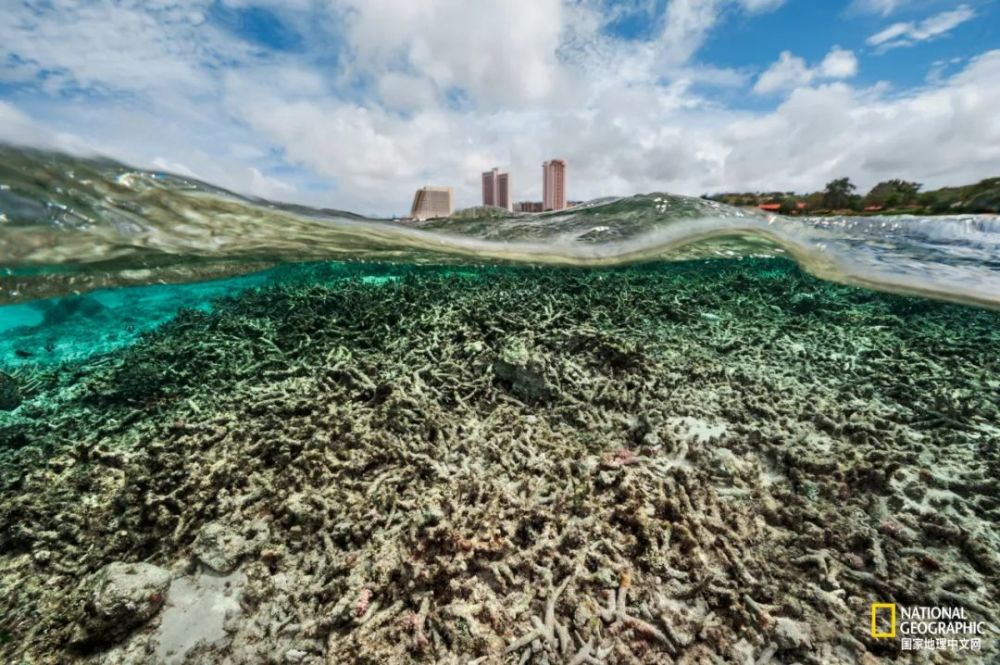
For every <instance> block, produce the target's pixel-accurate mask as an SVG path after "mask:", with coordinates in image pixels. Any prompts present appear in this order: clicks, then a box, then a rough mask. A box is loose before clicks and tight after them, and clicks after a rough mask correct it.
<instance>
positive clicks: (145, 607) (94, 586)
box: [74, 562, 170, 644]
mask: <svg viewBox="0 0 1000 665" xmlns="http://www.w3.org/2000/svg"><path fill="white" fill-rule="evenodd" d="M169 587H170V572H169V571H167V570H165V569H163V568H160V567H159V566H154V565H152V564H148V563H122V562H115V563H109V564H108V565H107V566H105V567H104V568H102V569H101V570H99V571H97V573H95V574H94V575H93V577H92V579H91V580H90V581H89V582H88V584H87V587H86V588H87V599H86V603H85V605H84V614H83V617H82V618H81V619H80V620H79V621H78V623H77V631H76V636H75V640H74V641H76V642H77V643H90V644H109V643H112V642H115V641H117V640H118V639H120V638H122V637H123V636H125V635H126V634H127V633H129V632H130V631H131V630H133V629H134V628H136V627H138V626H140V625H142V624H143V623H145V622H147V621H149V620H150V619H151V618H153V617H154V616H155V615H156V613H157V612H159V611H160V608H161V607H162V606H163V602H164V599H165V598H166V593H167V589H168V588H169Z"/></svg>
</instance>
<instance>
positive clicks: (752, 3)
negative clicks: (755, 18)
mask: <svg viewBox="0 0 1000 665" xmlns="http://www.w3.org/2000/svg"><path fill="white" fill-rule="evenodd" d="M740 4H741V5H743V6H744V7H745V8H746V10H747V11H750V12H769V11H774V10H775V9H777V8H778V7H780V6H782V5H783V4H785V0H740Z"/></svg>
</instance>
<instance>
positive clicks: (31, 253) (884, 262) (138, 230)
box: [0, 147, 1000, 308]
mask: <svg viewBox="0 0 1000 665" xmlns="http://www.w3.org/2000/svg"><path fill="white" fill-rule="evenodd" d="M779 255H786V256H790V257H791V258H793V259H794V260H795V261H796V262H797V263H798V264H799V265H800V266H801V267H802V268H803V269H805V270H807V271H809V272H811V273H812V274H814V275H816V276H818V277H821V278H824V279H828V280H832V281H836V282H841V283H846V284H854V285H859V286H865V287H868V288H873V289H878V290H884V291H892V292H898V293H906V294H913V295H923V296H927V297H933V298H938V299H944V300H951V301H956V302H963V303H969V304H976V305H981V306H987V307H994V308H997V307H1000V220H998V219H997V218H996V217H987V216H944V217H912V216H885V217H783V216H772V215H765V214H761V213H759V212H757V211H746V210H742V209H737V208H733V207H730V206H726V205H723V204H719V203H716V202H713V201H706V200H702V199H697V198H691V197H684V196H676V195H670V194H644V195H636V196H632V197H629V198H615V199H601V200H598V201H593V202H590V203H588V204H585V205H583V206H580V207H577V208H573V209H570V210H566V211H561V212H554V213H545V214H540V215H510V216H506V217H502V218H496V217H475V216H473V217H472V218H468V219H453V218H449V219H443V220H431V221H429V222H423V223H414V224H403V223H397V222H394V221H390V220H384V219H370V218H366V217H363V216H360V215H356V214H352V213H348V212H344V211H339V210H329V209H314V208H308V207H304V206H297V205H288V204H280V203H274V202H270V201H266V200H261V199H253V198H247V197H243V196H239V195H236V194H233V193H231V192H228V191H225V190H222V189H219V188H217V187H213V186H211V185H208V184H206V183H202V182H198V181H195V180H192V179H188V178H183V177H179V176H176V175H171V174H166V173H157V172H150V171H142V170H137V169H133V168H129V167H127V166H124V165H121V164H118V163H115V162H111V161H107V160H93V159H82V158H78V157H71V156H67V155H62V154H55V153H48V152H41V151H36V150H30V149H22V148H13V147H0V270H2V271H3V273H4V276H3V277H0V303H5V302H15V301H20V300H30V299H35V298H41V297H53V296H59V295H63V294H67V293H72V292H81V291H86V290H90V289H94V288H99V287H106V286H121V285H140V284H151V283H160V282H182V281H193V280H202V279H209V278H214V277H221V276H225V275H232V274H242V273H247V272H252V271H255V270H258V269H261V268H264V267H268V266H273V265H276V264H281V263H290V262H303V261H320V260H336V261H391V262H399V263H423V264H430V263H433V264H456V265H480V264H484V263H501V262H504V263H523V264H535V265H554V266H578V267H604V266H618V265H625V264H630V263H638V262H646V261H654V260H691V259H703V258H733V259H738V258H741V257H747V256H779Z"/></svg>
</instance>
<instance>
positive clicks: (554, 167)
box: [542, 159, 566, 210]
mask: <svg viewBox="0 0 1000 665" xmlns="http://www.w3.org/2000/svg"><path fill="white" fill-rule="evenodd" d="M542 192H543V194H542V205H543V207H544V208H545V209H546V210H563V209H564V208H565V207H566V162H565V160H562V159H551V160H549V161H547V162H545V163H544V164H542Z"/></svg>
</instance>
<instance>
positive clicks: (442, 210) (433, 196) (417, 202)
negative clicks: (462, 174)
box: [410, 187, 452, 219]
mask: <svg viewBox="0 0 1000 665" xmlns="http://www.w3.org/2000/svg"><path fill="white" fill-rule="evenodd" d="M451 212H452V207H451V187H421V188H420V189H418V190H417V193H416V194H414V195H413V207H412V208H410V217H412V218H413V219H430V218H431V217H447V216H449V215H450V214H451Z"/></svg>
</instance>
